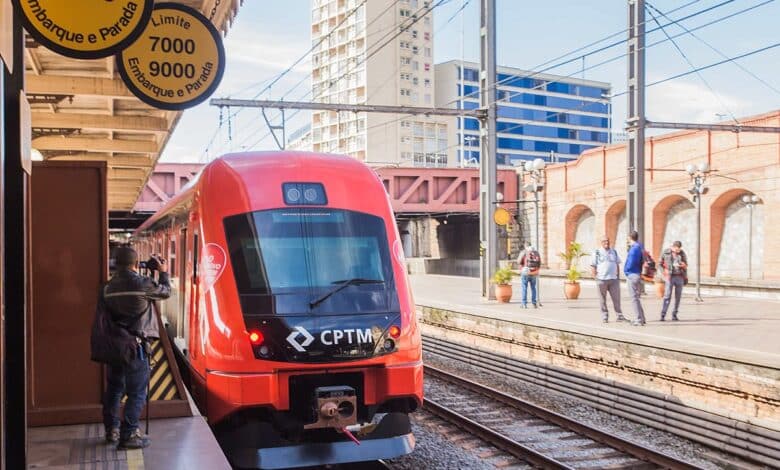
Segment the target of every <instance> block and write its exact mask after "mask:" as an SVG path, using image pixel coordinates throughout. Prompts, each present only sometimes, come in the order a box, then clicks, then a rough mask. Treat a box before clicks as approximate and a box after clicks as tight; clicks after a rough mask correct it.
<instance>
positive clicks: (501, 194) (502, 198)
mask: <svg viewBox="0 0 780 470" xmlns="http://www.w3.org/2000/svg"><path fill="white" fill-rule="evenodd" d="M503 200H504V193H496V201H498V202H501V201H503Z"/></svg>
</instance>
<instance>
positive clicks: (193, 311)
mask: <svg viewBox="0 0 780 470" xmlns="http://www.w3.org/2000/svg"><path fill="white" fill-rule="evenodd" d="M199 251H200V243H199V237H198V232H195V231H193V233H192V275H191V276H190V282H189V284H190V285H191V287H190V292H189V295H187V305H186V306H185V311H186V312H187V320H188V321H187V322H186V323H185V332H184V338H185V339H186V341H187V344H188V345H189V346H190V347H191V350H190V354H191V355H192V358H193V359H197V358H198V355H199V354H198V348H197V346H196V345H195V344H193V342H192V341H193V339H194V340H197V338H192V335H193V334H194V333H195V332H196V331H197V327H198V314H197V313H198V285H199V279H198V263H199V262H200V260H199Z"/></svg>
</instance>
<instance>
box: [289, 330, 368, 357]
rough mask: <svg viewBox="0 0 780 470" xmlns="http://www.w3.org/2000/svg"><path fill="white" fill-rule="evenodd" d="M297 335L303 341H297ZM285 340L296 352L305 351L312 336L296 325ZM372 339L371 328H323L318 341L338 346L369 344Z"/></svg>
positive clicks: (312, 339)
mask: <svg viewBox="0 0 780 470" xmlns="http://www.w3.org/2000/svg"><path fill="white" fill-rule="evenodd" d="M299 336H300V337H302V338H303V341H299ZM287 342H288V343H290V344H291V345H292V347H294V348H295V350H296V351H298V352H306V347H307V346H309V345H311V343H313V342H314V336H312V334H311V333H309V332H308V331H307V330H306V328H304V327H302V326H296V327H295V328H293V331H292V333H290V334H289V335H288V336H287ZM373 342H374V340H373V338H372V336H371V329H370V328H365V329H352V328H349V329H345V330H323V331H322V332H321V333H320V343H322V344H324V345H326V346H334V345H336V346H338V345H339V344H370V343H373Z"/></svg>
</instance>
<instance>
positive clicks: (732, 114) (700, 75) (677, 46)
mask: <svg viewBox="0 0 780 470" xmlns="http://www.w3.org/2000/svg"><path fill="white" fill-rule="evenodd" d="M647 5H648V6H650V4H649V3H647ZM646 10H647V13H649V14H650V16H651V17H652V18H653V21H655V22H656V24H657V25H658V26H659V27H660V28H661V31H663V33H664V36H666V38H667V39H669V41H671V43H672V44H673V45H674V48H675V49H677V52H679V53H680V55H681V56H682V58H683V59H684V60H685V62H687V63H688V65H689V66H690V67H691V69H693V71H694V72H695V73H696V75H698V77H699V79H701V81H702V82H703V83H704V85H705V86H706V87H707V88H708V89H709V90H710V93H712V95H713V96H714V97H715V99H716V100H718V102H719V103H720V105H721V106H722V107H723V109H725V110H726V112H727V113H729V115H730V116H731V119H733V120H734V122H736V123H737V124H739V121H738V120H737V117H736V116H734V113H733V112H731V109H729V107H728V106H726V103H724V102H723V99H722V98H721V97H720V95H719V94H718V93H717V92H716V91H715V89H714V88H712V85H710V83H709V82H708V81H707V79H705V78H704V75H702V73H701V71H699V70H696V66H695V65H693V62H691V59H689V58H688V56H687V55H685V52H683V50H682V48H681V47H680V45H679V44H677V42H676V41H675V40H674V39H673V38H672V37H671V36H669V33H667V32H666V29H664V27H663V26H661V23H660V22H659V21H658V18H657V17H656V16H655V15H654V14H653V12H652V10H650V9H648V8H646ZM653 10H655V8H653Z"/></svg>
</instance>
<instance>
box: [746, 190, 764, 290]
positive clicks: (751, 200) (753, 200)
mask: <svg viewBox="0 0 780 470" xmlns="http://www.w3.org/2000/svg"><path fill="white" fill-rule="evenodd" d="M759 202H761V199H760V198H759V197H758V196H756V195H755V194H745V195H743V196H742V203H743V204H745V206H747V208H748V209H749V210H750V216H749V219H748V279H752V278H753V208H754V207H755V206H756V204H758V203H759Z"/></svg>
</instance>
